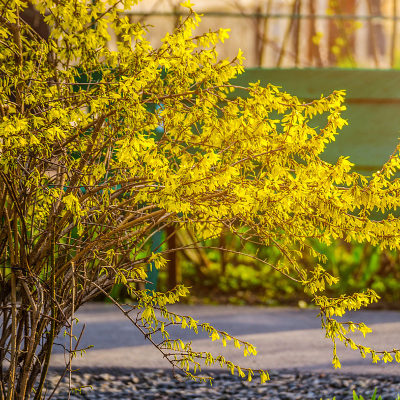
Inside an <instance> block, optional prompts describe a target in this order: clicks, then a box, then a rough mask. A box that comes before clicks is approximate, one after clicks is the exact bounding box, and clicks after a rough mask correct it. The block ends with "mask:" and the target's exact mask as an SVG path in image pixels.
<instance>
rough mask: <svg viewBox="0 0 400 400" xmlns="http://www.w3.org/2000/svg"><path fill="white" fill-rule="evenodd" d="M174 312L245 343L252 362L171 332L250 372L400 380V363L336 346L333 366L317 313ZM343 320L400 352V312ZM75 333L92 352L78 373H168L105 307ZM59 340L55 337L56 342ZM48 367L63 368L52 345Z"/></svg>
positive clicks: (86, 315)
mask: <svg viewBox="0 0 400 400" xmlns="http://www.w3.org/2000/svg"><path fill="white" fill-rule="evenodd" d="M171 310H173V311H174V312H177V313H180V314H183V315H191V316H192V317H193V318H195V319H198V320H200V321H203V322H209V323H210V324H212V325H214V326H215V327H216V328H218V329H220V330H224V331H227V332H229V333H230V334H232V335H235V336H238V337H239V338H242V339H244V340H247V341H249V342H250V343H252V344H254V345H255V346H256V347H257V351H258V355H257V356H256V357H253V356H252V357H243V353H242V352H241V351H240V350H237V349H234V347H233V345H229V344H228V346H227V347H226V348H223V347H222V344H221V342H211V340H210V339H208V338H207V336H206V335H205V334H199V335H198V336H196V335H194V334H193V332H192V333H191V332H190V331H188V330H180V329H179V331H176V333H178V334H179V335H180V337H181V338H182V339H190V340H192V341H193V349H198V350H199V351H201V350H203V351H204V350H207V351H212V352H213V353H215V354H223V355H224V356H226V358H227V359H230V360H231V361H233V362H235V363H238V364H240V365H242V366H245V367H250V368H263V369H268V370H277V369H292V368H295V369H299V370H302V371H314V372H316V371H321V372H335V371H336V372H344V373H355V374H388V375H389V374H390V375H400V364H397V363H392V364H378V365H377V364H372V363H371V361H370V359H366V360H364V359H362V358H361V356H360V354H359V352H358V351H353V350H351V349H350V348H345V347H344V346H343V345H340V346H339V347H338V353H339V356H340V361H341V363H342V368H341V369H340V370H335V369H334V368H333V367H332V364H331V361H332V346H331V342H330V341H329V340H328V339H325V337H324V332H323V331H322V330H321V328H320V323H319V319H318V318H316V316H317V314H318V312H317V310H311V309H305V310H304V309H294V308H261V307H247V306H243V307H236V306H175V307H172V308H171ZM348 315H349V317H348V319H347V320H352V321H354V322H357V321H360V322H361V321H362V322H365V323H366V324H367V325H368V326H369V327H371V328H372V329H373V333H370V334H369V335H367V337H366V339H363V338H362V336H360V337H358V336H357V339H358V340H359V341H363V343H364V344H365V345H367V346H371V347H374V348H376V349H393V348H400V312H398V311H359V312H357V313H352V314H348ZM77 316H78V318H79V324H78V325H77V328H76V331H75V332H77V333H78V332H79V329H78V328H81V327H82V326H83V324H86V329H85V333H84V336H83V338H82V341H81V345H82V347H85V346H88V345H94V348H93V349H90V350H88V351H87V353H86V354H85V355H84V356H83V357H80V356H78V357H77V359H76V360H75V361H74V363H73V366H74V367H77V368H78V367H79V368H82V369H89V370H92V369H105V370H107V369H111V368H112V369H125V368H127V369H131V368H157V369H159V368H169V364H168V363H167V362H166V361H165V360H163V359H162V357H161V354H160V353H159V351H158V350H157V349H155V348H154V347H153V346H152V345H151V344H149V343H148V342H146V340H145V339H144V338H143V337H142V335H141V333H140V332H139V331H138V330H137V329H136V328H135V327H134V326H132V324H131V323H130V322H129V321H128V320H127V319H126V318H125V317H124V315H122V313H121V312H120V311H119V310H117V309H116V308H115V306H113V305H109V304H89V305H87V306H85V308H84V309H82V310H81V311H79V313H78V314H77ZM63 340H65V339H64V338H59V339H58V341H59V342H61V341H63ZM51 365H52V366H53V367H62V366H63V365H64V355H63V352H62V350H61V348H60V347H59V346H58V347H57V346H56V349H55V351H54V354H53V356H52V363H51Z"/></svg>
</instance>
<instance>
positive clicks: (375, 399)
mask: <svg viewBox="0 0 400 400" xmlns="http://www.w3.org/2000/svg"><path fill="white" fill-rule="evenodd" d="M376 392H377V389H376V388H375V390H374V393H373V394H372V397H371V400H382V396H379V397H377V394H376ZM320 400H322V398H321V399H320ZM326 400H336V397H333V398H332V399H326ZM353 400H367V399H365V398H364V397H363V396H361V395H359V396H358V395H357V393H356V391H355V390H353ZM393 400H400V395H399V394H398V395H397V397H396V398H393Z"/></svg>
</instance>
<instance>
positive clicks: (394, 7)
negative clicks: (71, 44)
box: [128, 0, 400, 68]
mask: <svg viewBox="0 0 400 400" xmlns="http://www.w3.org/2000/svg"><path fill="white" fill-rule="evenodd" d="M180 2H181V1H180V0H146V1H141V2H139V4H138V5H137V6H135V8H134V9H133V10H132V12H130V13H128V15H129V18H130V19H131V21H140V22H142V23H145V24H148V25H152V27H149V38H150V40H151V42H152V44H153V45H154V46H157V45H158V44H159V43H160V39H161V38H162V37H164V35H165V32H167V31H169V32H170V31H171V30H172V29H173V28H174V27H175V26H176V25H177V24H178V22H179V17H180V16H182V15H185V10H184V9H183V8H182V7H180V6H179V3H180ZM192 3H194V6H193V9H194V10H195V11H196V12H197V13H200V14H203V17H202V23H201V26H200V27H199V28H198V30H197V31H196V33H201V32H205V31H208V30H209V29H211V30H215V29H219V28H221V27H222V28H230V29H231V32H230V40H228V41H227V42H226V43H225V44H224V45H223V46H220V47H219V54H220V56H221V57H223V58H225V57H227V58H234V57H235V56H236V54H237V49H238V48H241V49H242V50H243V52H244V54H245V57H246V61H245V66H246V67H358V68H394V67H396V66H398V65H399V62H400V60H399V55H400V54H399V50H400V49H399V46H400V42H399V40H398V29H399V28H398V22H399V13H400V2H399V0H192Z"/></svg>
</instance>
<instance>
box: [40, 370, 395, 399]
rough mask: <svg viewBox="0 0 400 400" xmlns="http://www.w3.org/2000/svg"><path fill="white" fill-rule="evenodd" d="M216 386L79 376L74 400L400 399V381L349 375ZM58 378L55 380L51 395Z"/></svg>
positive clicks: (283, 376)
mask: <svg viewBox="0 0 400 400" xmlns="http://www.w3.org/2000/svg"><path fill="white" fill-rule="evenodd" d="M209 374H210V376H213V377H214V382H213V385H212V386H210V385H209V384H205V383H197V382H193V381H187V380H176V379H175V378H174V377H173V376H172V374H171V371H169V370H152V371H151V370H150V371H133V372H132V371H131V372H127V371H124V372H113V373H104V372H103V373H93V372H91V373H89V372H76V373H75V375H73V379H72V384H73V386H74V387H82V386H89V385H90V386H92V389H90V388H89V387H84V388H82V389H81V393H80V394H79V393H76V394H73V395H71V397H70V398H71V399H73V400H75V399H81V400H82V399H92V400H125V399H126V400H128V399H129V400H131V399H132V400H133V399H135V400H181V399H182V400H203V399H204V400H231V399H240V400H256V399H257V400H258V399H268V400H292V399H293V400H295V399H301V400H303V399H305V400H306V399H313V400H314V399H317V400H319V399H321V398H322V399H323V400H326V399H331V398H332V397H333V396H336V400H347V399H349V400H352V399H353V394H352V393H353V390H355V391H356V393H357V394H358V395H362V396H364V398H365V399H366V400H370V399H371V397H372V394H373V392H374V390H375V388H377V393H378V394H379V395H381V396H382V400H395V399H396V397H397V394H398V393H399V394H400V376H387V375H382V376H379V375H372V376H371V375H369V376H367V375H349V374H337V373H332V374H325V373H305V372H298V371H297V372H296V371H280V372H272V373H270V377H271V381H269V382H267V383H265V384H263V385H260V384H259V379H258V378H255V379H254V380H253V381H252V382H247V381H243V380H241V379H240V378H238V377H235V376H232V375H230V374H226V373H221V372H215V373H214V372H211V373H209ZM57 380H58V378H57V376H56V375H54V374H53V375H51V377H50V380H49V381H50V385H49V386H48V390H49V391H48V392H47V393H48V394H49V393H50V392H51V390H52V389H53V388H54V385H55V383H56V382H57ZM54 398H55V399H57V400H64V399H65V400H66V399H68V382H66V381H65V380H64V381H63V382H62V383H61V384H60V385H59V387H58V388H57V392H56V396H55V397H54Z"/></svg>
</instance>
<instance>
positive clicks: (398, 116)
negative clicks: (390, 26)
mask: <svg viewBox="0 0 400 400" xmlns="http://www.w3.org/2000/svg"><path fill="white" fill-rule="evenodd" d="M258 80H259V81H260V83H261V84H262V85H263V86H265V85H267V84H268V83H271V84H273V85H277V86H280V87H281V88H282V90H283V91H285V92H288V93H290V94H292V95H296V96H297V97H299V98H301V99H303V100H310V99H316V98H319V97H320V96H321V94H323V95H328V94H329V93H331V92H332V91H333V90H341V89H345V90H346V92H347V95H346V106H347V110H346V111H344V112H343V117H344V118H345V119H347V121H348V123H349V125H348V126H345V127H344V128H343V130H342V131H341V133H340V135H338V136H337V138H336V141H335V142H333V143H331V144H329V146H328V148H327V150H326V152H325V153H324V156H323V157H322V158H324V159H325V160H326V161H329V162H335V160H337V158H338V157H339V156H340V155H344V156H350V160H351V161H352V162H353V163H355V164H356V166H357V168H356V169H358V170H360V171H365V172H366V173H368V172H371V171H375V170H377V169H378V168H379V166H381V165H382V163H384V162H385V161H386V160H387V159H388V158H389V156H390V154H392V152H393V150H394V149H395V147H396V145H397V144H398V142H399V139H398V138H399V137H400V71H393V70H351V69H260V68H255V69H247V70H246V71H245V72H244V73H243V74H242V75H240V76H239V77H238V78H237V79H235V80H234V81H232V83H233V84H235V85H240V86H247V85H248V83H249V82H255V81H258ZM239 93H240V95H241V96H246V93H245V92H244V91H242V92H239ZM322 123H323V121H321V120H320V121H315V122H311V126H318V124H321V125H322Z"/></svg>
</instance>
